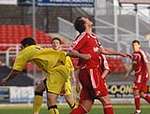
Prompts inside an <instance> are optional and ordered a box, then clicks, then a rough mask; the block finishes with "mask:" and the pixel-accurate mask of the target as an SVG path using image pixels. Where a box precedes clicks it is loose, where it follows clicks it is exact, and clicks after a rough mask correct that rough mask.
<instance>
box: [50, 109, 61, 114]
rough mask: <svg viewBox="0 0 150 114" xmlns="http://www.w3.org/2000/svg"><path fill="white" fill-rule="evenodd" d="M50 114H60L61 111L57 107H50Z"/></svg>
mask: <svg viewBox="0 0 150 114" xmlns="http://www.w3.org/2000/svg"><path fill="white" fill-rule="evenodd" d="M48 114H59V111H58V109H57V108H51V109H49V111H48Z"/></svg>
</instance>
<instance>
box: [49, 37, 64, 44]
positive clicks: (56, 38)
mask: <svg viewBox="0 0 150 114" xmlns="http://www.w3.org/2000/svg"><path fill="white" fill-rule="evenodd" d="M54 40H58V41H59V43H60V44H61V43H62V42H61V40H60V38H58V37H54V38H53V39H52V42H51V43H53V41H54Z"/></svg>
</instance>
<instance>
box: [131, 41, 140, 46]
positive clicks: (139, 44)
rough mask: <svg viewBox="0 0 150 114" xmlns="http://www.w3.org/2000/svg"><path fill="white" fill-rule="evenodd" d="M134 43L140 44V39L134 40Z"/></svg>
mask: <svg viewBox="0 0 150 114" xmlns="http://www.w3.org/2000/svg"><path fill="white" fill-rule="evenodd" d="M134 43H138V44H139V45H140V41H139V40H133V41H132V44H134Z"/></svg>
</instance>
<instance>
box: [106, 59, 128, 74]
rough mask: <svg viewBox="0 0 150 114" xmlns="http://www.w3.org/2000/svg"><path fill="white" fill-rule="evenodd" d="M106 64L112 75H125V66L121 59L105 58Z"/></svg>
mask: <svg viewBox="0 0 150 114" xmlns="http://www.w3.org/2000/svg"><path fill="white" fill-rule="evenodd" d="M107 60H108V64H109V67H110V70H111V72H112V73H125V72H126V68H125V64H124V62H123V61H122V59H121V58H113V57H107Z"/></svg>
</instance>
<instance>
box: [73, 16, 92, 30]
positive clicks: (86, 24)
mask: <svg viewBox="0 0 150 114" xmlns="http://www.w3.org/2000/svg"><path fill="white" fill-rule="evenodd" d="M92 25H93V23H92V21H90V20H89V18H87V17H77V19H76V20H75V22H74V27H75V29H76V30H77V31H78V32H79V33H82V32H84V31H85V30H86V29H88V28H92Z"/></svg>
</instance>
